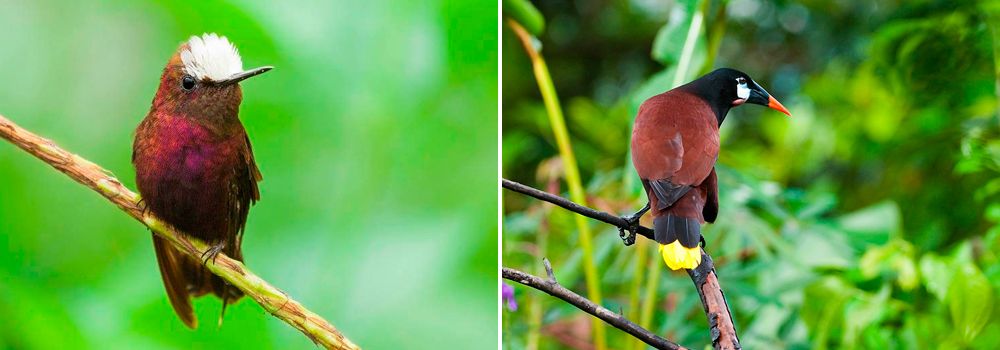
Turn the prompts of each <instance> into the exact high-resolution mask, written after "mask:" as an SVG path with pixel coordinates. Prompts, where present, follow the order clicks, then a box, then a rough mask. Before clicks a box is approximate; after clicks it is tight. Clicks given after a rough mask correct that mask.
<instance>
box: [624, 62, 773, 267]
mask: <svg viewBox="0 0 1000 350" xmlns="http://www.w3.org/2000/svg"><path fill="white" fill-rule="evenodd" d="M743 103H753V104H760V105H765V106H768V107H771V108H773V109H776V110H778V111H781V112H782V113H785V114H789V113H788V110H786V109H785V107H784V106H782V105H781V103H779V102H778V101H777V100H775V99H774V98H773V97H771V95H769V94H768V93H767V91H765V90H764V89H763V88H761V87H760V85H758V84H757V83H756V82H754V81H753V79H750V77H749V76H748V75H747V74H746V73H743V72H740V71H737V70H734V69H728V68H722V69H718V70H715V71H713V72H711V73H709V74H707V75H705V76H703V77H701V78H698V79H696V80H694V81H692V82H690V83H688V84H685V85H682V86H680V87H677V88H676V89H673V90H670V91H667V92H664V93H662V94H659V95H656V96H653V97H651V98H650V99H648V100H646V101H645V102H643V104H642V105H641V106H640V107H639V113H638V115H637V116H636V119H635V125H634V127H633V130H632V163H633V165H634V166H635V170H636V172H637V173H638V174H639V177H640V178H641V180H642V185H643V187H644V188H645V189H646V196H647V197H648V198H649V204H647V206H646V208H643V210H640V211H639V212H638V213H636V214H635V215H633V216H632V217H630V218H629V221H631V222H632V223H635V222H637V221H638V218H639V216H641V215H642V214H643V213H645V211H646V210H652V214H653V232H654V237H655V238H656V241H657V242H658V243H659V244H660V252H661V255H662V256H663V260H664V262H665V263H666V264H667V266H668V267H670V268H671V269H674V270H677V269H681V268H686V269H693V268H695V267H697V266H698V264H700V263H701V251H700V249H698V244H699V242H701V224H703V223H705V222H706V221H707V222H714V221H715V218H716V216H717V215H718V212H719V194H718V184H717V178H716V174H715V162H716V160H717V159H718V157H719V126H721V125H722V121H723V120H724V119H725V118H726V114H727V113H728V112H729V109H730V108H732V107H735V106H739V105H741V104H743ZM789 115H790V114H789Z"/></svg>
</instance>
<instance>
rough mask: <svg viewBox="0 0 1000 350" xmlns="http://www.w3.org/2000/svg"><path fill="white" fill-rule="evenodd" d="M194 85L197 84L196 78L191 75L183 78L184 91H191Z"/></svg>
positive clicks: (182, 86)
mask: <svg viewBox="0 0 1000 350" xmlns="http://www.w3.org/2000/svg"><path fill="white" fill-rule="evenodd" d="M194 84H195V80H194V77H192V76H190V75H185V76H184V77H183V78H181V88H182V89H184V90H185V91H191V89H194Z"/></svg>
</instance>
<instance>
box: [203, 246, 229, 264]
mask: <svg viewBox="0 0 1000 350" xmlns="http://www.w3.org/2000/svg"><path fill="white" fill-rule="evenodd" d="M225 247H226V244H225V243H216V244H213V245H212V246H210V247H208V249H207V250H205V252H204V253H202V254H201V262H202V264H204V265H208V261H209V260H212V263H213V264H214V263H215V257H217V256H219V252H221V251H222V249H223V248H225Z"/></svg>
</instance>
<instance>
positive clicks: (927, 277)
mask: <svg viewBox="0 0 1000 350" xmlns="http://www.w3.org/2000/svg"><path fill="white" fill-rule="evenodd" d="M920 274H921V275H922V277H923V278H922V279H923V282H924V287H926V288H927V291H929V292H931V294H932V295H934V296H935V297H937V298H938V300H940V301H944V300H945V298H946V297H947V296H948V286H949V285H950V284H951V277H952V275H953V271H952V270H951V268H950V267H949V266H948V263H947V262H945V261H944V259H942V258H941V257H939V256H937V255H935V254H933V253H930V254H927V255H924V257H923V258H920Z"/></svg>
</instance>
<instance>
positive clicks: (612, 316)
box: [503, 259, 686, 349]
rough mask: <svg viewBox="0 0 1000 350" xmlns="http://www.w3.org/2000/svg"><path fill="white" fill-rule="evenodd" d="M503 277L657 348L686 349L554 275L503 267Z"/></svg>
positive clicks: (547, 262) (550, 270)
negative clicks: (601, 303)
mask: <svg viewBox="0 0 1000 350" xmlns="http://www.w3.org/2000/svg"><path fill="white" fill-rule="evenodd" d="M544 262H545V271H546V273H551V272H552V265H550V264H549V261H548V260H547V259H546V260H545V261H544ZM503 278H504V279H507V280H511V281H514V282H517V283H520V284H523V285H525V286H528V287H531V288H534V289H537V290H540V291H543V292H545V293H548V294H549V295H551V296H554V297H556V298H559V299H562V300H563V301H565V302H567V303H570V304H572V305H573V306H576V307H577V308H579V309H580V310H583V311H586V312H587V313H588V314H591V315H594V317H597V318H599V319H601V320H603V321H604V322H607V323H608V324H610V325H612V326H614V327H615V328H618V329H620V330H622V331H625V332H626V333H628V334H631V335H632V336H634V337H636V338H638V339H639V340H642V341H643V342H644V343H646V344H649V345H650V346H653V347H655V348H657V349H686V348H685V347H683V346H680V345H677V343H674V342H672V341H669V340H667V339H664V338H662V337H660V336H658V335H656V334H654V333H653V332H650V331H649V330H647V329H645V328H642V327H639V325H637V324H635V323H632V321H629V320H628V319H627V318H625V316H622V315H620V314H618V313H616V312H614V311H611V310H608V309H606V308H604V307H603V306H600V305H597V304H595V303H594V302H592V301H590V300H588V299H587V298H584V297H582V296H580V295H579V294H576V293H573V291H571V290H569V289H566V287H563V286H562V285H560V284H559V283H558V282H556V280H555V276H554V275H551V274H550V275H549V278H548V279H542V278H541V277H537V276H534V275H531V274H528V273H526V272H523V271H519V270H515V269H512V268H509V267H504V268H503Z"/></svg>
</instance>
